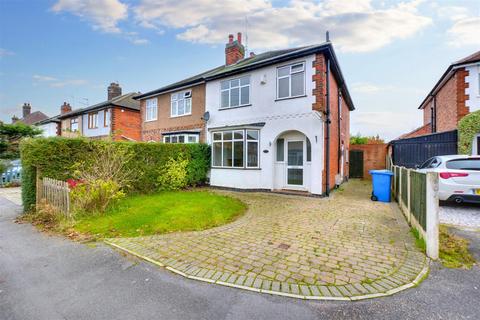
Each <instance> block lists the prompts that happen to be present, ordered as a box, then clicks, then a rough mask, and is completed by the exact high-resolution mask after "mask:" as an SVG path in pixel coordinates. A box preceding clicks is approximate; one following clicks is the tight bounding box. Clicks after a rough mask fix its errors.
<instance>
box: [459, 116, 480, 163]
mask: <svg viewBox="0 0 480 320" xmlns="http://www.w3.org/2000/svg"><path fill="white" fill-rule="evenodd" d="M478 133H480V110H478V111H475V112H472V113H470V114H469V115H466V116H465V117H463V119H462V120H460V122H459V123H458V152H459V153H460V154H471V153H472V142H473V138H474V137H475V135H476V134H478Z"/></svg>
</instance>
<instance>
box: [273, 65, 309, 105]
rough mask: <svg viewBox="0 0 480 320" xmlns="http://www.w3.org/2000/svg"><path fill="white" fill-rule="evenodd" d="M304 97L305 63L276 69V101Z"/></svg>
mask: <svg viewBox="0 0 480 320" xmlns="http://www.w3.org/2000/svg"><path fill="white" fill-rule="evenodd" d="M303 95H305V63H304V62H301V63H296V64H292V65H288V66H284V67H280V68H277V99H285V98H294V97H300V96H303Z"/></svg>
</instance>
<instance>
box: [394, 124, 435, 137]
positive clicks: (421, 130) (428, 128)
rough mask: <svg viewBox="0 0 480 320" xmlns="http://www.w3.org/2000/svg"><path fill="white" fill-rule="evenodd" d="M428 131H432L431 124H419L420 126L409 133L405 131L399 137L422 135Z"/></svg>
mask: <svg viewBox="0 0 480 320" xmlns="http://www.w3.org/2000/svg"><path fill="white" fill-rule="evenodd" d="M430 133H432V125H431V124H430V123H427V124H425V125H423V126H421V127H420V128H417V129H415V130H413V131H411V132H409V133H406V134H404V135H402V136H400V139H407V138H413V137H418V136H423V135H426V134H430Z"/></svg>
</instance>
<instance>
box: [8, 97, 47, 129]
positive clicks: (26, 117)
mask: <svg viewBox="0 0 480 320" xmlns="http://www.w3.org/2000/svg"><path fill="white" fill-rule="evenodd" d="M46 119H48V116H47V115H46V114H44V113H43V112H41V111H35V112H32V106H31V105H30V103H29V102H25V103H24V104H23V106H22V118H18V117H16V116H13V117H12V123H16V122H22V123H24V124H28V125H36V124H37V123H39V122H41V121H43V120H46Z"/></svg>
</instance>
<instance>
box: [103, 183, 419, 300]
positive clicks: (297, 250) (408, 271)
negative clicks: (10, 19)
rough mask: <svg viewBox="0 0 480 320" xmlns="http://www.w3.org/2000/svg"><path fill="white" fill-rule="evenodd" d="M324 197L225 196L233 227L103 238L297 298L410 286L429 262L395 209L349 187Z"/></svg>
mask: <svg viewBox="0 0 480 320" xmlns="http://www.w3.org/2000/svg"><path fill="white" fill-rule="evenodd" d="M342 189H343V190H341V191H336V192H334V193H333V196H332V197H330V198H329V199H318V198H305V197H296V196H285V195H277V194H268V193H238V192H226V191H214V192H221V193H224V194H229V195H231V196H233V197H236V198H239V199H241V200H242V201H244V202H245V203H247V204H248V207H249V210H248V212H247V214H246V215H245V216H243V217H242V218H240V219H239V220H237V221H236V222H234V223H232V224H229V225H226V226H223V227H219V228H215V229H211V230H208V231H202V232H186V233H176V234H168V235H158V236H148V237H138V238H116V239H108V240H106V242H107V243H109V244H111V245H113V246H115V247H117V248H120V249H123V250H124V251H127V252H130V253H132V254H135V255H137V256H140V257H142V258H145V259H147V260H149V261H151V262H154V263H156V264H158V265H161V266H165V267H167V269H169V270H172V271H174V272H177V273H179V274H181V275H184V276H187V277H189V278H193V279H198V280H204V281H209V282H216V283H219V284H224V285H229V286H236V287H240V288H243V289H249V290H254V291H261V292H268V293H277V294H283V295H289V296H295V297H300V298H312V299H314V298H319V299H322V298H326V299H327V298H333V299H355V297H357V298H361V297H365V296H368V297H373V296H381V295H388V294H391V293H394V292H396V291H399V290H400V289H405V288H407V287H410V286H413V285H414V284H413V283H412V282H414V283H416V280H418V279H419V278H420V277H421V276H422V275H423V274H422V275H420V276H419V274H420V273H422V272H426V270H427V269H426V265H427V261H426V258H425V256H424V255H423V254H422V253H421V252H419V251H418V250H417V249H416V248H415V246H414V244H413V237H412V236H411V234H410V233H409V228H408V226H407V225H406V223H405V222H404V220H403V218H402V216H401V215H400V214H399V213H398V212H397V211H396V210H394V207H393V205H390V204H384V203H378V202H371V201H370V200H369V194H370V190H371V189H370V185H369V184H368V183H365V182H362V181H353V180H352V181H351V182H349V183H348V184H346V185H345V186H344V187H343V188H342Z"/></svg>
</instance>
